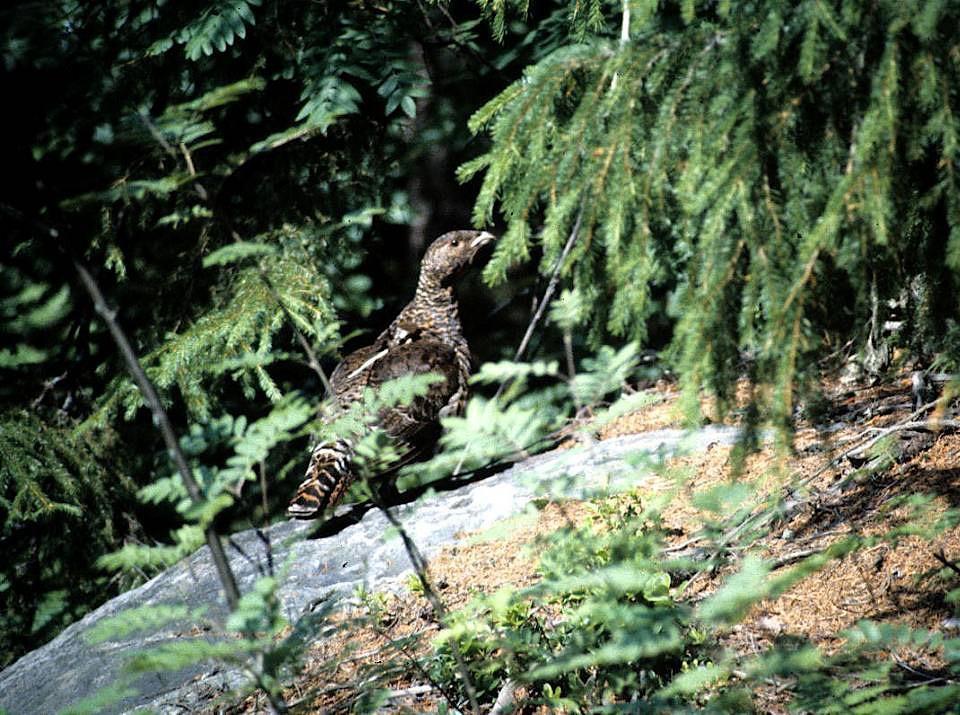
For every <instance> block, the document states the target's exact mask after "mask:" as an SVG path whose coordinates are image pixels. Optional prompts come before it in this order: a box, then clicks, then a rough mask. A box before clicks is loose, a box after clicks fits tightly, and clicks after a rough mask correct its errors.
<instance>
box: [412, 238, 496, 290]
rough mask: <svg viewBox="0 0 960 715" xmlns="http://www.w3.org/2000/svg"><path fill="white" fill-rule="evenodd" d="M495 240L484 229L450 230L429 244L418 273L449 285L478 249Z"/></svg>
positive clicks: (464, 268)
mask: <svg viewBox="0 0 960 715" xmlns="http://www.w3.org/2000/svg"><path fill="white" fill-rule="evenodd" d="M494 240H496V237H495V236H494V235H493V234H492V233H487V232H486V231H450V232H449V233H445V234H443V235H442V236H440V238H438V239H437V240H435V241H434V242H433V243H431V244H430V247H429V248H428V249H427V252H426V254H424V256H423V262H422V264H421V269H420V274H421V279H422V278H424V277H425V276H429V277H430V278H433V279H434V280H436V281H437V282H439V283H440V284H441V285H449V284H450V283H451V282H452V281H453V280H454V279H455V278H457V277H458V276H459V275H460V274H462V273H463V272H464V271H465V270H466V269H467V267H468V266H469V265H470V263H471V262H472V261H473V259H474V257H475V256H476V255H477V253H478V252H479V251H480V249H481V248H482V247H483V246H485V245H487V244H488V243H490V242H491V241H494Z"/></svg>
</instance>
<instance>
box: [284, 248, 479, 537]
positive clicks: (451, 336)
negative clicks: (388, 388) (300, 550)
mask: <svg viewBox="0 0 960 715" xmlns="http://www.w3.org/2000/svg"><path fill="white" fill-rule="evenodd" d="M493 240H494V236H493V235H492V234H490V233H487V232H486V231H451V232H449V233H445V234H443V235H442V236H440V237H439V238H438V239H436V240H435V241H434V242H433V243H432V244H431V245H430V247H429V248H428V249H427V252H426V253H425V254H424V257H423V260H422V262H421V266H420V277H419V280H418V281H417V290H416V293H415V294H414V297H413V300H412V301H410V302H409V303H408V304H407V305H406V307H404V309H403V310H401V311H400V314H399V315H398V316H397V317H396V318H395V319H394V321H393V322H392V323H390V325H389V326H388V327H387V329H386V330H384V331H383V332H382V333H380V335H379V336H378V337H377V339H376V340H375V341H374V342H373V344H372V345H368V346H367V347H363V348H360V349H359V350H356V351H354V352H352V353H350V354H349V355H347V356H346V357H345V358H344V359H343V361H342V362H341V363H340V364H339V365H338V366H337V367H336V369H335V370H334V371H333V374H332V375H331V376H330V386H331V388H332V390H333V399H334V402H335V405H336V406H337V407H339V408H341V409H347V408H348V407H349V406H350V405H351V404H352V403H354V402H356V401H357V400H359V399H361V397H362V395H363V392H364V389H366V388H373V389H376V388H377V387H379V386H380V385H382V384H384V383H385V382H388V381H389V380H392V379H395V378H398V377H401V376H403V375H418V374H424V373H428V372H429V373H435V374H437V375H439V376H440V377H441V378H442V379H441V380H438V381H437V382H434V383H433V384H432V385H431V386H430V387H429V388H428V390H427V392H426V394H424V395H422V396H419V397H416V398H415V399H414V400H413V401H412V402H411V403H410V404H409V405H397V406H396V407H389V408H384V409H382V410H381V411H380V413H379V414H378V415H377V417H376V422H377V424H378V425H379V427H381V428H382V429H383V431H384V432H385V433H386V434H387V435H388V436H389V437H390V438H392V440H393V442H394V443H395V444H396V445H397V447H398V451H399V453H400V455H401V456H400V458H399V460H398V461H397V462H394V463H393V464H391V465H390V468H389V469H388V470H387V471H386V473H390V472H392V471H394V470H396V469H397V468H398V467H399V466H401V465H402V464H405V463H408V462H410V461H412V460H414V459H416V458H417V457H419V456H421V455H423V454H424V453H425V452H426V451H428V450H429V449H431V448H432V447H433V445H434V443H435V442H436V440H437V438H438V437H439V435H440V418H441V417H445V416H448V415H459V414H461V413H462V412H463V408H464V405H465V404H466V399H467V379H468V378H469V377H470V348H469V346H468V345H467V341H466V338H464V336H463V329H462V328H461V326H460V316H459V313H458V310H457V299H456V296H455V295H454V290H453V288H454V283H455V281H456V279H457V278H458V277H459V276H461V275H462V274H463V273H464V272H465V271H466V269H467V267H468V266H469V265H470V264H471V262H472V261H473V259H474V257H475V256H476V255H477V252H478V251H479V250H480V248H481V247H482V246H484V245H486V244H488V243H490V242H491V241H493ZM353 450H354V445H353V443H352V441H351V439H348V438H342V439H337V440H332V441H326V442H321V443H320V444H318V445H317V446H316V447H314V449H313V452H312V453H311V455H310V464H309V466H308V467H307V472H306V478H305V479H304V481H303V483H302V484H301V485H300V487H299V488H298V489H297V493H296V496H294V498H293V499H292V500H291V502H290V506H289V507H288V508H287V514H289V515H290V516H292V517H296V518H300V519H305V518H312V517H315V516H318V515H320V514H321V513H323V511H324V510H325V509H327V508H329V507H332V506H335V505H336V504H337V502H339V501H340V499H341V498H343V495H344V493H345V492H346V490H347V488H348V487H349V486H350V484H351V483H352V482H353V480H354V478H355V476H356V475H355V473H354V469H353V464H352V462H353V457H354V451H353Z"/></svg>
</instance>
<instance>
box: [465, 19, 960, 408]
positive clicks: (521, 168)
mask: <svg viewBox="0 0 960 715" xmlns="http://www.w3.org/2000/svg"><path fill="white" fill-rule="evenodd" d="M485 5H486V6H487V8H488V11H489V12H490V13H492V14H493V15H494V18H495V26H497V27H500V28H501V29H502V28H503V27H504V22H505V20H504V13H505V12H506V10H505V8H504V4H503V3H485ZM521 5H524V6H525V5H526V4H525V3H521ZM618 12H619V17H617V13H618ZM958 13H960V8H958V6H957V5H956V4H955V3H949V2H923V3H909V4H904V3H896V2H879V3H870V4H867V3H861V2H855V1H853V0H849V1H841V2H819V1H817V2H813V1H811V2H791V3H784V2H780V1H779V0H770V1H767V2H763V1H761V2H751V3H731V2H694V1H693V0H690V1H688V2H682V3H672V2H671V3H657V2H625V3H623V5H622V6H620V7H618V6H612V5H606V4H602V3H599V2H593V3H586V4H583V5H581V4H577V5H575V6H574V9H573V11H572V15H573V18H574V20H575V21H577V22H578V26H579V28H580V41H579V42H571V43H568V44H565V45H563V46H561V47H559V48H557V49H555V50H554V51H553V52H551V53H550V54H548V55H547V56H546V57H544V58H543V59H541V60H540V61H539V62H537V63H536V64H535V65H533V66H531V67H529V68H528V69H527V70H526V71H525V72H524V75H523V77H522V78H521V79H519V80H517V81H516V82H514V83H513V84H511V85H510V86H509V87H507V88H506V89H505V90H504V91H503V92H501V93H500V94H499V95H498V96H497V97H496V98H494V99H493V100H491V101H490V102H489V103H488V104H486V105H485V106H484V107H482V108H481V109H479V110H478V111H477V112H476V114H474V116H473V117H472V119H471V124H470V126H471V129H473V131H475V132H479V133H484V134H488V135H489V137H490V140H491V143H492V145H491V147H490V150H489V151H487V152H486V153H484V154H482V155H481V156H479V157H477V158H476V159H474V160H472V161H470V162H468V163H466V164H465V165H463V166H462V167H461V169H460V176H461V178H464V179H466V178H468V177H471V176H474V175H475V174H478V173H479V174H481V175H482V176H483V186H482V189H481V190H480V194H479V197H478V199H477V203H476V206H475V209H474V218H475V220H476V221H477V223H478V224H484V223H488V222H490V221H491V220H492V219H493V218H494V216H496V215H497V212H498V211H499V212H500V213H502V215H503V216H504V218H505V219H506V221H507V222H508V230H507V231H506V232H505V235H504V236H503V239H502V240H501V241H500V243H499V245H498V247H497V251H496V253H495V254H494V257H493V259H492V260H491V261H490V263H489V264H488V266H487V268H486V273H485V276H486V278H487V279H488V280H490V281H491V282H498V281H503V280H505V278H506V271H507V269H508V268H509V267H510V266H512V265H515V264H517V263H519V262H521V261H524V260H526V259H527V258H528V257H529V256H530V255H531V252H532V250H533V249H534V247H540V248H542V251H543V257H542V259H541V264H540V266H541V271H542V272H544V273H547V272H548V271H550V269H551V266H553V264H554V263H555V261H556V260H557V257H558V256H559V255H560V254H561V251H562V248H563V246H564V244H565V241H566V240H567V234H568V232H570V231H571V227H572V226H574V225H575V223H576V222H577V221H578V220H579V221H580V228H579V235H578V238H577V241H576V244H575V245H574V247H573V249H572V251H571V252H570V256H569V259H568V260H567V262H566V264H565V265H564V266H563V267H562V272H563V275H564V276H565V277H566V279H567V281H568V283H569V284H570V285H572V286H573V287H574V288H575V289H576V290H577V291H578V292H579V293H581V294H583V297H584V298H585V300H584V301H583V302H584V305H586V306H589V307H590V321H591V326H592V327H591V337H592V338H593V340H594V341H597V340H599V339H600V337H601V336H602V335H603V334H604V333H606V332H609V333H612V334H614V335H621V336H629V337H631V338H636V339H639V340H641V341H643V340H644V338H646V337H648V334H649V327H650V325H651V321H659V322H660V323H661V324H662V314H663V313H666V314H667V315H668V316H669V319H670V322H671V323H672V331H673V335H672V350H673V353H674V355H675V357H676V361H677V363H676V367H677V368H678V372H679V374H680V375H681V378H682V380H683V382H684V383H685V385H686V386H687V388H688V390H687V393H688V396H689V397H692V396H694V395H695V392H696V391H697V390H698V389H700V388H701V387H708V388H710V389H711V390H713V391H714V392H716V393H717V394H718V396H719V397H720V398H721V401H722V402H726V401H727V400H728V399H729V397H730V395H731V394H732V393H731V389H732V386H733V384H734V382H735V379H736V377H737V375H738V373H739V371H740V370H741V369H742V368H741V365H742V362H743V360H742V357H743V353H746V357H747V358H748V360H747V362H748V363H749V364H750V365H751V372H752V375H751V376H752V377H753V378H754V379H755V380H758V381H760V382H766V383H770V384H773V385H775V386H776V390H775V392H774V393H773V396H772V399H770V400H769V402H768V404H767V407H768V408H769V410H770V412H769V415H768V416H769V417H770V418H772V419H773V420H774V421H776V422H778V423H780V424H786V423H787V422H788V421H789V420H790V418H791V415H792V411H793V408H794V406H795V403H796V396H797V393H798V391H802V389H803V388H804V387H808V386H809V382H808V378H810V377H812V371H811V369H810V368H812V367H814V361H815V360H816V359H817V358H820V357H823V355H824V354H826V353H829V352H831V351H832V350H834V349H836V348H837V347H839V346H841V345H843V344H844V343H845V342H846V341H847V340H849V339H855V340H856V341H858V344H860V345H864V344H866V342H867V339H868V337H869V338H871V340H872V343H871V344H874V343H876V341H877V339H878V338H879V331H880V327H881V324H882V322H883V321H884V318H885V317H887V316H889V309H888V307H887V302H888V301H898V302H899V309H900V316H899V317H900V318H903V317H904V315H905V316H906V318H905V319H906V322H907V324H908V327H907V328H906V329H905V330H904V331H903V334H902V335H903V337H902V338H901V342H904V343H906V344H907V345H908V346H909V347H910V348H911V349H912V350H913V351H914V352H915V353H918V354H919V356H920V357H923V358H926V359H927V360H929V359H930V358H932V357H934V354H935V353H937V352H938V351H944V350H945V348H946V347H948V346H950V345H954V346H955V345H956V343H957V339H958V336H960V332H958V331H960V327H958V325H957V322H956V317H957V298H956V295H957V292H956V287H957V276H958V272H960V184H958V177H957V158H958V157H957V151H958V131H960V122H958V118H957V108H958V104H960V93H958V92H960V75H958V71H960V45H958V44H957V40H956V37H955V35H954V32H953V28H955V27H956V25H957V21H958V19H960V18H958ZM617 19H619V20H621V21H622V24H621V33H620V37H619V38H617V37H615V36H613V35H612V33H611V32H610V30H611V29H612V27H613V26H614V23H615V21H616V20H617ZM581 214H582V215H581ZM878 307H879V311H878Z"/></svg>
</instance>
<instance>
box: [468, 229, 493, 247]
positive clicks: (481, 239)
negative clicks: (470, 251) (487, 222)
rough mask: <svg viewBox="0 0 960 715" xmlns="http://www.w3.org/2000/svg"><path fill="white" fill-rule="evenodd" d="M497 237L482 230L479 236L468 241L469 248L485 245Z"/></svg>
mask: <svg viewBox="0 0 960 715" xmlns="http://www.w3.org/2000/svg"><path fill="white" fill-rule="evenodd" d="M496 240H497V237H496V236H494V235H493V234H492V233H489V232H488V231H483V232H482V233H481V234H480V235H479V236H477V237H476V238H475V239H473V240H472V241H470V248H480V246H486V245H487V244H488V243H490V242H491V241H496Z"/></svg>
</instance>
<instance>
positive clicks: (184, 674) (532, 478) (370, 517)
mask: <svg viewBox="0 0 960 715" xmlns="http://www.w3.org/2000/svg"><path fill="white" fill-rule="evenodd" d="M735 438H736V431H735V430H734V429H733V428H728V427H707V428H704V429H702V430H699V431H697V432H695V433H692V434H689V433H685V432H682V431H681V430H661V431H657V432H650V433H646V434H642V435H633V436H628V437H621V438H618V439H612V440H608V441H605V442H600V443H596V444H593V445H590V446H589V447H579V448H575V449H570V450H565V451H560V452H552V453H549V454H546V455H541V456H537V457H533V458H531V459H528V460H525V461H523V462H521V463H518V464H516V465H514V466H513V467H511V468H510V469H507V470H505V471H503V472H500V473H499V474H495V475H493V476H491V477H488V478H486V479H484V480H482V481H476V482H473V483H469V484H466V485H464V486H460V487H458V488H456V489H454V490H451V491H438V492H432V493H428V494H427V495H426V496H424V497H423V498H421V499H419V500H418V501H415V502H413V503H410V504H405V505H402V506H398V507H396V510H395V513H396V514H397V516H398V518H399V519H400V521H401V522H403V524H404V526H405V528H406V529H407V531H408V532H409V533H410V535H411V536H412V538H413V540H414V541H415V542H416V544H417V545H418V547H419V548H420V550H421V551H422V552H423V554H424V555H425V556H426V557H427V558H429V557H430V556H431V555H432V554H434V553H436V552H437V551H438V550H439V549H440V548H441V547H442V546H443V545H444V544H447V543H450V542H451V541H452V540H453V539H454V536H455V534H457V533H458V532H462V531H475V530H481V529H486V528H488V527H490V526H491V525H493V524H494V523H496V522H498V521H500V520H502V519H505V518H507V517H510V516H513V515H515V514H517V513H519V512H521V511H523V510H524V509H525V508H527V506H528V504H529V503H530V502H531V500H533V499H534V498H537V497H547V498H553V499H557V498H586V497H590V496H593V495H595V494H599V493H603V492H607V491H618V490H622V489H624V488H627V487H629V486H632V485H634V484H636V483H638V480H641V479H642V478H643V475H644V474H645V473H646V470H644V469H642V462H643V460H644V459H645V458H646V459H649V458H651V457H653V458H656V456H657V455H658V454H660V455H663V456H666V455H667V454H670V453H673V452H675V451H676V450H677V449H679V448H684V449H688V450H691V451H697V450H702V449H705V448H707V447H708V446H709V445H711V444H716V443H726V444H729V443H732V442H733V441H734V440H735ZM644 455H645V456H644ZM638 467H639V468H638ZM351 516H352V517H353V520H354V523H349V522H350V521H351ZM358 517H359V521H356V519H357V518H358ZM344 523H347V525H346V526H342V528H339V526H341V525H343V524H344ZM317 526H318V525H317V524H316V522H296V521H288V522H283V523H278V524H275V525H273V526H271V527H270V528H269V529H266V530H264V532H263V535H264V536H266V537H267V539H268V540H269V542H270V544H271V551H272V558H273V561H274V563H275V564H277V565H278V566H279V565H282V564H283V565H285V568H283V569H281V570H282V571H285V574H284V579H283V582H282V586H281V587H280V589H279V598H280V601H281V604H282V608H283V609H284V613H285V615H286V616H287V618H288V619H289V620H290V621H291V622H292V621H295V620H296V619H297V617H298V616H300V615H301V614H303V613H305V612H306V611H308V610H309V609H310V608H311V606H312V605H314V604H316V603H318V602H321V601H330V600H331V599H333V600H336V599H339V598H342V597H343V596H345V595H349V594H351V593H352V592H353V591H354V590H355V589H356V588H357V586H358V585H360V584H363V585H364V586H365V587H366V588H367V589H368V590H370V591H383V590H394V591H396V590H399V589H400V588H401V586H400V584H401V583H402V581H403V578H404V577H405V576H406V575H407V574H408V573H409V572H410V570H411V569H410V563H409V559H408V557H407V554H406V552H405V551H404V548H403V544H402V543H401V540H400V539H399V538H397V537H395V536H394V537H393V538H390V537H389V536H388V537H385V534H390V533H391V531H392V530H391V529H390V528H389V524H388V522H387V519H386V517H385V516H384V515H383V514H382V513H381V512H380V511H378V510H374V509H367V510H366V511H365V513H364V510H363V509H357V508H354V509H351V510H349V511H348V515H347V516H346V517H343V516H338V517H335V518H334V519H333V520H332V522H328V523H327V524H325V525H324V526H323V528H322V531H321V533H322V534H328V535H326V536H323V535H320V536H318V535H316V534H314V533H313V532H314V531H315V530H316V529H317ZM337 528H339V530H336V529H337ZM330 532H332V533H330ZM228 551H229V554H230V561H231V565H232V567H233V569H234V572H235V573H236V575H237V580H238V583H239V585H240V590H241V592H245V591H247V590H249V589H250V588H251V586H252V584H253V583H254V581H255V580H256V579H257V577H258V576H259V575H260V573H261V570H263V569H265V568H266V563H265V562H266V556H265V554H266V549H265V546H264V540H263V538H262V537H261V535H260V534H258V533H257V532H256V531H254V530H249V531H245V532H242V533H239V534H234V535H233V536H232V537H231V546H229V547H228ZM157 604H186V605H188V606H189V607H200V606H207V607H208V612H207V613H208V617H209V618H210V619H211V620H213V621H216V622H222V621H223V619H224V618H225V616H226V607H225V605H224V604H223V598H222V594H221V591H220V585H219V582H218V580H217V577H216V573H215V571H214V568H213V565H212V562H211V560H210V557H209V553H208V551H207V549H206V547H204V548H203V549H201V550H199V551H197V552H196V553H195V554H193V555H192V556H190V557H189V558H187V559H184V560H183V561H182V562H180V563H179V564H177V565H175V566H173V567H171V568H170V569H168V570H167V571H165V572H163V573H162V574H160V575H158V576H156V577H155V578H153V579H152V580H150V581H149V582H147V583H145V584H144V585H142V586H140V587H139V588H136V589H134V590H132V591H129V592H127V593H125V594H122V595H121V596H118V597H117V598H114V599H113V600H111V601H109V602H107V603H105V604H103V605H102V606H101V607H100V608H98V609H97V610H95V611H93V612H91V613H89V614H87V616H86V617H84V618H83V619H82V620H80V621H78V622H77V623H75V624H73V625H71V626H70V627H69V628H67V629H65V630H64V631H63V632H62V633H60V635H58V636H57V637H56V638H55V639H54V640H52V641H51V642H50V643H47V644H46V645H44V646H42V647H41V648H38V649H37V650H35V651H33V652H31V653H28V654H27V655H25V656H23V657H22V658H20V660H18V661H17V662H16V663H13V664H12V665H10V666H9V667H8V668H6V669H5V670H4V671H2V672H0V708H4V709H6V710H7V711H8V712H9V713H11V714H12V715H38V714H44V713H56V712H58V711H60V710H62V709H63V708H65V707H67V706H70V705H72V704H74V703H77V702H78V701H80V700H82V699H84V698H88V697H90V696H92V695H93V694H94V693H96V692H97V691H98V690H100V689H101V688H103V687H105V686H107V685H109V684H111V683H113V682H115V681H116V679H117V678H118V676H120V675H121V672H122V667H123V664H124V662H125V661H126V660H127V659H128V658H129V657H130V656H131V655H133V654H134V653H136V652H138V651H141V650H143V649H145V648H146V647H148V646H150V645H155V644H161V643H165V642H171V641H174V640H176V639H177V638H179V637H182V635H183V633H185V632H186V631H187V630H188V629H189V628H190V627H191V624H187V623H182V624H174V625H172V626H167V627H163V628H158V629H155V630H153V631H150V632H147V633H143V632H140V633H134V634H131V635H130V636H128V637H123V638H118V639H116V640H113V641H110V642H108V643H103V644H99V645H91V644H89V643H88V641H87V640H86V638H85V636H86V634H87V633H88V632H89V630H90V629H91V628H92V627H93V626H95V625H96V624H97V623H99V622H100V621H102V620H103V619H105V618H109V617H111V616H115V615H117V614H118V613H121V612H123V611H124V610H126V609H128V608H133V607H138V606H144V605H157ZM242 680H243V678H242V676H241V675H240V673H239V672H238V671H231V670H227V669H224V668H220V667H216V666H215V665H212V664H206V665H198V666H196V667H192V668H187V669H184V670H182V671H179V672H176V673H151V674H148V675H145V676H142V677H140V678H139V679H138V680H136V681H135V682H134V683H133V687H134V689H135V690H136V691H137V694H136V695H131V696H128V697H125V698H123V699H122V700H121V701H119V703H117V704H115V705H113V706H111V707H110V708H109V709H106V710H104V712H123V711H130V710H134V709H137V708H141V707H147V708H151V709H154V710H157V711H160V712H163V713H182V712H184V710H185V709H187V710H189V709H193V708H195V707H197V706H199V705H201V704H203V703H204V702H208V701H209V698H210V697H211V696H212V695H213V694H216V693H220V692H225V691H227V690H230V689H232V688H235V687H236V686H238V685H239V684H240V683H241V682H242Z"/></svg>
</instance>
